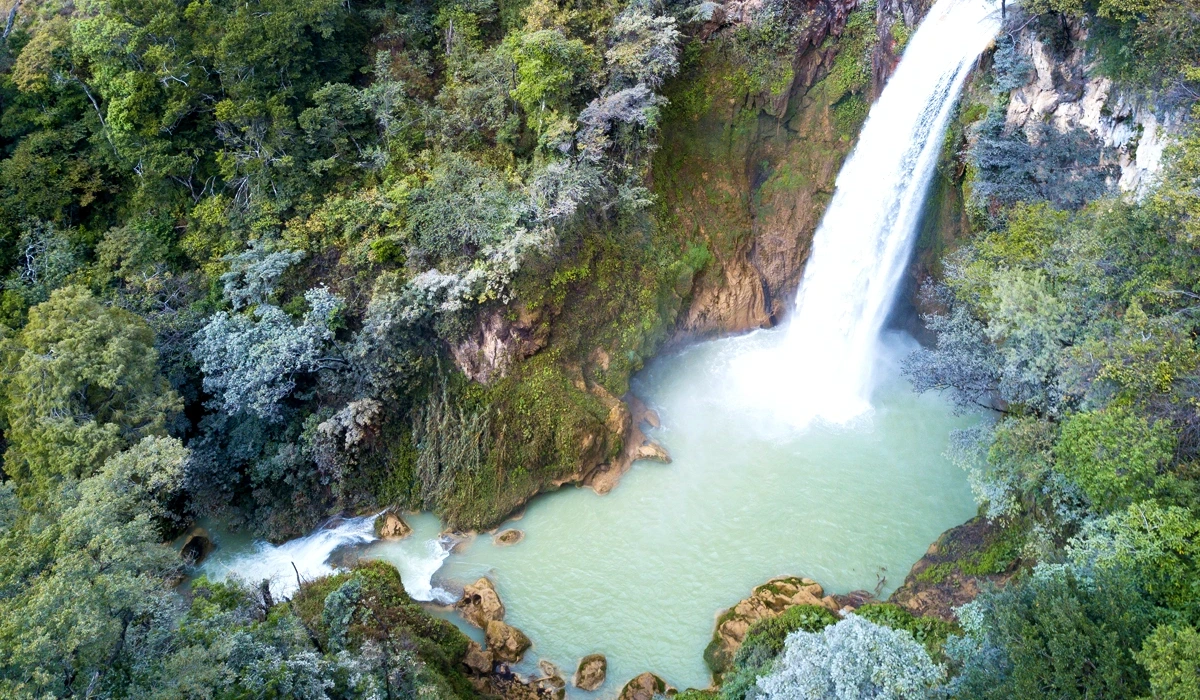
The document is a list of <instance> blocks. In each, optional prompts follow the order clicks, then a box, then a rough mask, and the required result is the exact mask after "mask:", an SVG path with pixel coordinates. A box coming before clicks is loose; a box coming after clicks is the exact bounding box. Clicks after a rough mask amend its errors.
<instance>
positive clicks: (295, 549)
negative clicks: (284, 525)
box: [200, 515, 376, 596]
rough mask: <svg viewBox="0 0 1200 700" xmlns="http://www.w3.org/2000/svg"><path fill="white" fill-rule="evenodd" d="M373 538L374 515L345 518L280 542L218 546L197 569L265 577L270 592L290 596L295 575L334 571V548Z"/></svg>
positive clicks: (249, 579) (252, 579) (254, 581)
mask: <svg viewBox="0 0 1200 700" xmlns="http://www.w3.org/2000/svg"><path fill="white" fill-rule="evenodd" d="M375 539H376V537H375V516H374V515H366V516H363V517H359V518H347V519H344V520H339V521H335V522H333V523H330V524H329V525H327V526H325V527H322V528H319V529H318V530H316V531H315V532H313V533H312V534H310V535H307V536H305V537H300V538H297V539H294V540H289V541H287V542H284V543H283V544H281V545H273V544H271V543H270V542H264V541H262V540H258V541H256V542H254V544H253V546H252V547H250V548H249V549H244V548H237V549H236V550H230V551H228V553H227V554H226V553H225V552H222V550H221V549H218V550H217V551H216V552H214V553H213V555H212V556H211V557H209V558H208V559H207V560H206V561H205V562H204V564H203V565H201V567H200V571H201V573H204V574H206V575H207V576H208V577H209V578H213V579H216V580H223V579H226V578H238V579H241V580H242V581H245V582H246V583H248V584H250V585H258V584H259V583H261V582H262V581H263V580H267V581H270V582H271V592H272V593H273V594H274V595H277V596H290V595H292V594H293V593H295V592H296V578H297V577H299V578H300V579H302V580H304V581H309V580H312V579H314V578H318V577H321V576H327V575H329V574H332V573H333V572H334V567H332V566H330V564H329V557H330V555H332V554H333V552H334V550H337V549H339V548H341V547H349V546H356V545H362V544H366V543H368V542H371V541H373V540H375ZM223 554H224V556H223Z"/></svg>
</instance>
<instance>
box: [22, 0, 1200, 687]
mask: <svg viewBox="0 0 1200 700" xmlns="http://www.w3.org/2000/svg"><path fill="white" fill-rule="evenodd" d="M745 4H746V5H747V7H749V6H751V5H753V9H752V10H747V12H749V13H750V14H749V16H748V19H743V20H741V21H740V23H739V22H733V21H732V20H726V21H725V23H724V24H722V21H721V19H720V18H721V17H722V16H724V15H723V13H724V12H725V10H724V9H722V7H723V6H722V5H720V4H718V3H714V2H701V3H698V4H696V3H692V2H691V1H690V0H687V1H684V0H630V1H628V2H626V1H625V0H363V1H362V2H357V3H351V2H348V1H341V0H339V1H334V0H291V1H285V0H241V1H239V2H234V1H233V0H23V1H21V0H9V1H8V9H9V10H10V11H8V12H6V13H5V14H4V16H3V17H0V26H3V30H2V32H3V38H2V39H0V279H2V283H0V287H2V291H0V362H2V363H3V372H0V431H2V433H0V449H2V466H3V472H2V474H0V695H2V696H4V697H11V698H53V697H81V698H398V697H404V698H410V697H412V698H415V697H438V698H441V697H446V698H451V697H459V698H474V697H477V696H479V695H480V689H479V687H477V685H473V684H472V682H471V680H472V679H471V678H470V677H469V676H470V671H469V670H468V669H467V668H466V667H464V666H463V664H462V660H463V658H464V655H465V654H466V653H467V649H468V639H467V637H466V636H464V635H463V634H462V633H461V632H460V631H459V630H458V629H457V628H456V627H455V626H454V625H452V624H451V623H449V622H447V621H445V620H443V619H440V618H437V617H433V616H430V615H429V614H428V613H427V611H426V610H425V609H424V608H422V607H421V606H420V605H418V604H417V603H416V602H415V601H414V600H413V599H412V598H411V597H410V596H409V595H408V594H407V593H406V592H405V589H404V586H403V584H402V583H401V581H400V576H399V574H398V573H397V572H396V570H395V569H393V568H391V567H390V566H388V565H386V564H383V563H378V562H375V563H369V564H364V565H361V566H358V567H355V568H352V569H349V570H346V571H342V572H340V573H337V574H336V575H334V576H332V577H328V578H323V579H318V580H315V581H310V582H305V584H304V585H303V586H302V587H301V588H300V590H299V592H298V593H296V594H295V595H294V596H292V597H290V598H287V599H276V598H275V597H273V596H272V594H271V591H270V589H269V588H266V587H262V588H259V587H256V586H255V585H253V584H249V585H247V584H245V583H242V582H238V581H215V580H209V579H207V578H204V577H199V578H191V577H190V573H189V565H188V562H186V561H184V560H182V559H181V558H180V556H179V553H178V548H177V547H173V546H172V544H171V542H172V541H173V540H175V539H176V538H177V537H178V536H179V535H180V534H181V533H183V532H184V530H185V529H186V528H188V527H189V526H190V525H191V524H192V523H194V522H196V521H197V520H198V519H201V518H208V519H220V520H221V521H222V522H226V523H229V524H230V525H231V526H232V527H235V528H240V529H242V530H244V531H246V532H249V533H252V534H253V535H255V536H257V537H261V538H265V539H268V540H271V541H281V540H284V539H287V538H289V537H294V536H297V535H301V534H303V533H306V532H309V531H310V530H312V528H314V527H315V526H317V525H318V524H319V523H321V522H322V521H324V520H325V519H327V518H328V517H330V516H331V515H336V514H340V513H364V512H374V511H376V510H378V509H380V508H385V507H390V508H394V509H397V510H399V511H430V512H434V513H436V514H437V515H438V516H440V517H441V518H442V519H443V521H444V522H446V523H447V525H448V526H450V527H454V528H456V529H464V530H467V529H487V528H490V527H494V526H495V525H497V524H499V523H500V522H501V521H502V520H503V519H504V518H505V517H506V516H508V515H509V514H510V513H512V512H513V511H514V510H515V509H517V508H519V507H520V506H521V505H522V504H524V503H525V502H526V501H527V500H528V499H529V498H530V497H532V496H533V495H534V494H536V493H539V492H541V491H545V490H549V489H551V488H554V487H556V486H557V485H559V484H561V483H563V482H564V481H570V480H571V479H572V478H575V477H576V476H577V475H578V474H579V473H580V471H581V465H593V466H594V465H596V464H601V463H605V462H607V461H609V460H612V459H614V458H615V457H616V456H617V455H618V454H620V453H621V451H622V449H623V447H624V445H623V444H622V442H621V433H620V431H614V430H611V429H610V427H611V426H610V424H611V421H612V420H613V416H614V415H617V414H619V411H618V410H617V409H615V408H614V406H615V405H617V404H618V403H619V402H618V400H617V399H618V398H621V397H625V396H626V395H627V394H628V393H629V389H630V378H631V376H632V375H633V374H634V373H635V372H637V371H638V370H640V369H641V368H642V367H643V366H644V364H645V363H646V362H647V361H649V360H650V359H651V358H652V357H654V356H655V355H656V354H657V353H659V352H660V351H661V350H662V349H663V348H664V347H666V346H667V344H668V343H669V342H670V341H671V340H672V338H673V336H674V332H675V328H676V327H677V325H678V324H679V322H680V318H681V313H682V311H683V310H685V309H686V308H687V307H688V304H689V303H690V301H691V299H692V295H693V289H694V285H695V284H696V283H697V280H700V279H701V278H702V277H703V276H704V275H706V274H712V272H713V269H714V265H715V262H714V260H715V258H714V255H716V254H719V253H721V251H719V250H713V249H711V241H709V240H705V239H702V238H697V237H695V236H693V235H691V234H690V233H689V232H687V231H685V230H684V227H683V226H681V225H680V223H679V219H678V215H677V212H676V211H675V210H674V209H672V208H671V207H669V206H667V204H668V203H670V202H672V201H674V200H675V199H677V198H678V196H679V195H678V194H677V193H673V192H672V191H670V190H669V188H670V186H671V183H672V180H671V179H670V177H661V176H660V173H661V172H662V170H663V169H667V168H668V166H669V165H670V158H671V156H672V154H671V153H669V152H664V151H663V150H660V145H661V143H662V141H663V140H664V139H665V138H668V137H669V136H670V134H668V133H665V130H666V129H667V128H669V127H670V125H671V124H673V123H675V122H673V121H672V120H683V119H685V118H686V117H687V115H689V114H690V113H692V112H693V111H695V110H697V109H701V108H703V106H704V105H705V104H707V103H706V100H707V101H708V102H711V101H712V99H713V97H712V95H711V94H706V93H705V90H704V86H703V85H701V84H700V83H699V82H698V80H697V78H696V76H697V73H698V72H699V71H700V68H701V67H703V66H706V65H709V64H710V63H712V62H714V61H716V62H718V63H720V64H721V65H723V66H726V67H727V69H728V75H729V76H732V77H731V78H730V80H731V81H732V83H731V84H735V85H736V89H737V90H739V91H742V93H744V94H749V95H756V94H763V95H772V94H774V92H776V91H778V90H779V87H778V86H779V85H780V84H781V83H783V82H790V81H791V80H792V78H793V76H792V73H791V70H792V68H791V66H790V64H789V61H790V59H791V56H792V55H794V54H796V53H797V52H798V51H799V50H801V49H802V48H804V47H805V46H806V44H805V42H807V41H809V40H810V39H811V32H812V31H813V26H814V24H813V23H814V20H813V19H812V17H813V16H814V14H813V13H815V12H816V11H817V10H815V9H814V8H815V7H817V6H818V5H820V6H822V7H825V6H828V5H830V4H831V3H830V2H827V0H763V2H758V3H745ZM843 4H845V3H843ZM888 4H889V3H888V2H882V1H881V2H880V3H879V5H878V6H877V5H876V3H874V2H862V3H856V2H851V3H849V6H850V7H854V8H857V10H858V11H857V12H856V13H853V14H851V15H850V19H849V22H848V23H847V22H846V21H845V18H843V21H842V23H841V25H840V26H838V27H837V30H836V32H834V34H835V35H834V36H830V38H829V39H828V41H829V42H833V43H836V42H837V41H842V42H844V43H845V44H846V45H847V46H850V47H851V48H850V49H848V50H847V51H846V53H844V54H840V55H839V57H838V58H836V59H834V60H831V62H830V66H832V68H831V71H832V72H831V76H832V78H833V80H832V81H831V82H832V83H836V84H837V86H838V88H839V91H838V93H837V94H836V95H834V96H833V99H831V100H830V104H831V105H832V104H835V103H836V107H835V108H834V109H833V110H832V112H831V113H832V114H833V115H834V118H835V119H836V121H835V122H834V124H835V127H836V128H837V129H838V130H839V131H849V132H853V131H854V130H855V129H857V127H858V126H859V125H860V124H861V123H862V121H863V120H864V119H865V118H866V105H867V100H868V99H869V98H870V96H871V92H870V91H871V87H870V80H871V68H870V66H869V65H866V63H864V61H865V59H864V58H863V55H865V52H864V50H865V51H870V50H873V49H874V47H873V45H868V46H863V45H859V44H861V42H862V41H863V35H862V34H856V31H857V30H856V27H858V26H859V25H858V24H856V22H857V21H859V20H860V19H862V18H867V19H870V21H871V22H874V20H873V19H872V18H873V17H874V16H875V13H876V12H877V11H878V12H883V8H882V6H884V5H888ZM891 4H894V5H897V6H900V5H905V6H907V5H914V6H915V5H921V3H919V2H912V3H908V2H905V1H904V0H898V1H893V2H891ZM928 4H929V3H925V4H924V7H926V8H927V7H928ZM1014 5H1016V6H1014ZM860 6H861V7H860ZM0 9H3V8H2V7H0ZM855 18H859V19H855ZM1198 20H1200V3H1198V2H1197V0H1025V2H1023V3H1020V4H1019V5H1018V4H1015V3H1011V2H1010V3H1009V8H1008V18H1007V19H1006V24H1005V30H1004V32H1002V34H1001V36H1000V37H999V38H998V39H997V40H996V43H995V45H994V47H993V48H992V49H991V50H989V52H988V54H987V55H986V56H985V58H984V59H983V60H981V61H980V63H979V66H978V67H977V69H976V72H975V73H976V74H975V75H974V77H973V78H972V87H971V88H970V89H969V91H968V93H967V94H966V95H964V98H963V100H962V103H961V104H960V105H959V108H958V111H957V114H956V117H955V122H954V126H953V128H952V129H951V132H950V133H949V134H948V136H947V147H946V149H945V153H944V154H943V159H944V160H945V161H946V162H945V164H944V165H945V167H944V168H943V170H944V171H945V172H947V173H950V175H949V176H948V177H950V179H951V180H952V181H953V182H952V187H954V188H955V189H956V191H959V192H961V194H962V198H963V201H964V203H965V204H964V207H965V217H966V220H967V226H966V231H965V233H964V235H963V236H962V237H961V238H960V239H958V240H955V241H952V242H951V244H950V245H948V246H947V247H946V249H945V251H944V252H943V254H941V256H940V259H939V260H937V263H936V265H934V266H933V270H934V272H933V274H932V275H930V276H929V278H928V279H927V280H926V281H925V284H924V286H923V287H922V289H921V301H920V307H921V308H922V309H923V310H924V311H925V312H926V316H925V322H926V325H927V326H928V329H929V331H930V332H931V338H932V339H931V342H930V343H929V344H928V346H927V347H926V348H924V349H923V350H921V351H919V352H918V353H916V354H915V355H914V356H913V357H911V358H910V359H909V360H908V362H907V365H906V371H907V372H908V374H909V375H910V376H911V379H912V382H913V384H914V386H915V387H916V389H917V390H918V391H939V392H943V393H945V394H946V395H949V396H951V397H952V398H953V400H954V402H955V403H956V404H957V405H958V406H960V407H961V408H962V410H964V411H980V412H986V414H987V415H989V416H991V419H990V420H988V421H987V422H986V423H985V424H984V425H982V426H980V427H977V428H972V429H969V430H964V431H961V432H959V433H957V434H956V435H955V436H954V450H953V458H954V460H955V461H956V462H957V463H959V464H960V465H961V466H962V468H963V469H965V470H966V472H967V474H968V476H969V478H970V482H971V487H972V489H973V491H974V493H975V495H976V498H977V499H978V501H979V503H980V513H981V515H983V516H984V517H986V518H987V519H988V520H989V521H990V522H993V523H995V527H996V528H997V530H998V531H1000V532H1002V533H1003V536H1002V537H1001V539H1002V540H1003V542H1004V543H1005V546H1006V547H1007V548H1008V551H1006V553H1004V555H1003V556H1002V557H1001V558H1002V559H1003V560H1004V561H1003V567H1002V568H1004V567H1007V568H1008V569H1009V570H1011V572H1012V576H1011V579H1010V580H1008V581H1007V582H1006V583H1005V584H1004V585H998V586H985V587H984V588H983V590H982V592H981V593H980V594H979V596H978V597H977V598H976V599H975V600H974V601H973V602H970V603H968V604H966V605H964V606H963V607H961V608H959V609H958V612H957V620H956V621H955V622H944V621H941V620H933V619H927V618H923V617H920V616H913V615H912V614H909V613H907V612H905V611H903V610H901V609H899V608H897V607H896V606H893V605H888V604H883V603H876V604H874V606H872V605H868V606H864V607H863V608H862V609H861V610H860V612H859V614H856V615H849V616H847V617H845V618H841V619H839V618H836V617H834V616H832V615H829V614H826V613H823V612H819V611H816V610H806V609H796V610H795V612H789V613H788V614H787V615H785V616H783V617H781V618H778V620H776V621H772V622H771V624H765V623H764V624H762V625H760V626H755V627H753V628H752V629H751V630H750V633H749V635H748V636H747V641H746V643H745V644H744V645H743V647H742V649H741V650H740V651H739V653H738V654H737V656H736V658H735V659H734V660H733V661H732V664H731V666H730V668H729V670H728V671H727V672H726V673H725V674H723V675H722V676H721V677H720V678H721V680H723V682H722V683H720V684H715V685H714V686H713V687H711V688H709V689H706V690H687V691H684V692H683V693H681V696H683V695H687V696H688V699H689V700H700V696H704V697H705V698H716V697H717V696H720V698H721V700H742V699H743V698H745V699H750V698H760V697H761V698H780V700H783V699H784V698H787V699H791V698H817V697H836V698H859V697H863V698H865V697H880V698H926V697H929V698H933V697H954V698H1040V697H1046V698H1164V699H1166V698H1170V699H1185V698H1200V607H1198V604H1197V601H1198V600H1200V598H1198V589H1200V344H1198V342H1197V333H1198V332H1200V131H1197V130H1195V129H1194V128H1193V127H1192V120H1194V119H1196V118H1200V107H1194V106H1193V105H1197V104H1200V32H1197V31H1196V29H1195V28H1196V26H1197V21H1198ZM863 21H866V20H863ZM1068 25H1071V26H1081V25H1082V26H1087V27H1088V28H1089V38H1088V43H1087V51H1088V52H1089V55H1090V56H1092V57H1094V62H1095V65H1096V66H1097V68H1096V70H1097V71H1099V72H1100V73H1101V74H1102V75H1104V76H1106V77H1107V78H1109V79H1111V80H1112V81H1113V83H1114V84H1116V85H1119V86H1121V87H1122V89H1127V90H1129V91H1131V92H1135V93H1137V94H1139V95H1143V96H1144V98H1145V99H1146V100H1147V101H1148V102H1152V103H1154V104H1159V105H1165V106H1168V107H1169V108H1170V109H1173V110H1176V111H1179V112H1181V113H1183V114H1186V115H1188V116H1187V118H1186V119H1185V123H1184V125H1183V126H1182V127H1181V129H1180V134H1179V137H1178V138H1177V139H1176V140H1175V142H1174V143H1173V144H1172V145H1171V146H1170V147H1169V148H1168V149H1167V153H1166V156H1165V163H1166V164H1165V166H1164V169H1163V171H1162V173H1161V177H1160V179H1159V181H1158V182H1156V183H1155V184H1154V185H1153V187H1152V188H1151V189H1150V190H1149V192H1148V193H1147V194H1146V195H1145V196H1144V197H1140V198H1138V197H1130V196H1124V195H1121V194H1118V193H1117V192H1116V191H1115V190H1114V189H1113V187H1112V185H1111V179H1112V172H1111V168H1110V167H1109V166H1110V165H1111V163H1109V162H1108V161H1106V160H1104V157H1103V155H1102V154H1101V152H1100V148H1099V147H1098V146H1097V145H1096V144H1094V143H1092V142H1090V141H1088V139H1087V138H1085V137H1084V136H1081V135H1079V134H1074V133H1068V134H1060V133H1058V132H1055V131H1053V129H1051V128H1049V127H1047V128H1046V131H1045V133H1043V135H1042V137H1041V138H1040V139H1039V140H1033V139H1031V138H1030V137H1029V136H1028V135H1027V134H1026V133H1025V132H1021V131H1015V132H1014V131H1013V130H1012V129H1010V128H1008V127H1007V126H1006V124H1005V114H1006V110H1007V109H1008V105H1009V100H1010V93H1011V91H1012V90H1014V89H1015V88H1017V87H1019V86H1021V85H1024V84H1026V83H1027V82H1028V81H1029V80H1030V75H1031V73H1032V71H1033V70H1034V67H1033V66H1032V65H1031V64H1030V63H1029V62H1028V60H1027V59H1026V58H1024V56H1023V55H1022V54H1021V53H1020V52H1019V51H1017V50H1016V37H1017V36H1018V34H1019V33H1020V31H1021V30H1024V29H1028V30H1029V31H1033V32H1035V33H1036V34H1037V35H1038V36H1042V37H1044V38H1045V40H1046V41H1047V42H1054V41H1060V40H1062V36H1063V35H1064V33H1065V32H1066V29H1065V28H1066V27H1067V26H1068ZM871 26H872V28H873V27H874V24H871ZM901 26H902V25H901ZM843 27H844V28H843ZM714 28H721V30H720V31H715V30H714ZM899 31H901V29H900V28H899V27H894V28H893V30H892V32H893V34H896V33H897V32H899ZM901 39H903V37H897V41H898V42H899V41H900V40H901ZM856 42H859V44H856ZM841 56H851V57H852V58H853V60H852V61H847V60H846V59H843V58H841ZM668 174H670V175H673V176H675V177H682V175H681V174H680V173H678V172H672V173H668ZM706 177H707V175H706ZM481 328H501V329H503V332H504V333H506V334H508V335H509V336H511V337H513V338H518V342H516V343H515V349H514V350H512V351H510V352H509V354H507V355H503V356H501V357H500V358H499V359H498V360H497V359H496V358H490V357H487V358H484V359H480V358H481V357H484V356H485V355H486V353H485V352H484V350H482V349H481V341H480V333H481V331H480V329H481ZM601 347H602V348H605V349H606V350H605V351H604V356H603V362H599V361H597V360H596V359H595V357H596V354H595V351H596V349H597V348H601ZM485 360H486V361H485ZM985 554H987V553H985Z"/></svg>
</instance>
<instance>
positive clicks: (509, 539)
mask: <svg viewBox="0 0 1200 700" xmlns="http://www.w3.org/2000/svg"><path fill="white" fill-rule="evenodd" d="M523 539H525V532H524V531H522V530H516V529H512V528H510V529H508V530H501V531H500V532H497V533H496V536H495V537H493V538H492V543H493V544H495V545H496V546H497V547H508V546H511V545H514V544H516V543H518V542H520V541H521V540H523Z"/></svg>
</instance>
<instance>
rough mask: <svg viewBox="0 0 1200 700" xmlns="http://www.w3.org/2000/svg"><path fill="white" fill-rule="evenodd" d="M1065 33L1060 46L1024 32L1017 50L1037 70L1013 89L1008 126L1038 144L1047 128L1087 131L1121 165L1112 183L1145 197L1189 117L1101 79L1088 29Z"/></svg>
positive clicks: (1073, 26) (1075, 26)
mask: <svg viewBox="0 0 1200 700" xmlns="http://www.w3.org/2000/svg"><path fill="white" fill-rule="evenodd" d="M1066 34H1067V37H1066V38H1067V41H1065V42H1061V46H1060V47H1055V46H1051V45H1050V44H1048V43H1047V42H1046V41H1043V40H1042V39H1041V38H1040V37H1039V35H1038V33H1037V31H1036V30H1035V29H1034V28H1033V27H1026V28H1025V29H1023V30H1022V31H1021V32H1020V34H1019V35H1018V39H1017V44H1016V46H1017V51H1018V52H1019V53H1020V54H1022V55H1024V57H1025V58H1026V59H1027V60H1028V61H1029V62H1030V64H1031V65H1032V67H1033V69H1032V71H1031V73H1030V81H1029V82H1028V83H1027V84H1025V85H1023V86H1021V87H1019V88H1017V89H1015V90H1013V91H1012V93H1011V95H1010V98H1009V103H1008V112H1007V114H1006V115H1005V119H1006V122H1007V124H1008V126H1009V127H1012V128H1018V129H1024V130H1026V132H1027V134H1028V136H1029V138H1030V139H1031V140H1033V141H1034V142H1036V140H1037V129H1038V128H1040V127H1041V125H1042V124H1050V125H1051V126H1052V127H1053V128H1055V129H1057V130H1058V131H1059V132H1067V131H1070V130H1073V129H1076V128H1082V129H1085V130H1087V131H1088V132H1089V133H1091V134H1092V135H1093V136H1095V137H1096V138H1097V139H1099V141H1100V144H1101V145H1102V147H1103V149H1104V151H1105V154H1104V155H1105V158H1106V159H1107V160H1108V161H1110V162H1111V161H1115V163H1116V165H1118V166H1119V167H1120V172H1121V174H1120V178H1119V180H1118V181H1117V182H1116V183H1113V184H1114V185H1115V186H1116V187H1117V189H1119V190H1120V191H1121V192H1129V193H1133V194H1134V195H1135V196H1139V197H1140V196H1141V195H1143V194H1145V193H1146V192H1147V191H1148V189H1149V188H1150V186H1151V185H1152V184H1153V183H1154V180H1155V178H1156V176H1157V175H1158V173H1159V171H1160V170H1161V169H1162V165H1163V153H1164V151H1165V149H1166V146H1167V144H1168V143H1169V141H1170V140H1171V139H1172V138H1173V136H1174V135H1175V134H1177V133H1178V132H1179V130H1180V128H1181V127H1182V125H1183V122H1184V119H1185V116H1186V115H1185V114H1184V113H1183V112H1181V111H1165V112H1160V111H1158V110H1156V109H1155V108H1154V105H1151V104H1148V103H1147V102H1146V101H1145V100H1144V99H1143V98H1141V97H1140V96H1138V95H1135V94H1132V93H1128V92H1125V91H1122V90H1120V89H1118V88H1117V87H1116V86H1115V85H1114V84H1113V81H1112V80H1111V79H1109V78H1106V77H1104V76H1101V75H1099V74H1098V71H1097V70H1096V69H1095V66H1094V65H1092V64H1091V63H1090V61H1089V57H1088V52H1087V47H1086V42H1087V38H1088V37H1087V29H1086V28H1085V27H1084V26H1083V25H1082V24H1081V23H1079V22H1078V21H1072V22H1069V23H1068V24H1067V31H1066Z"/></svg>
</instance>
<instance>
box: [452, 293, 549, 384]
mask: <svg viewBox="0 0 1200 700" xmlns="http://www.w3.org/2000/svg"><path fill="white" fill-rule="evenodd" d="M549 339H550V325H549V324H548V323H544V322H543V319H542V318H541V315H540V314H537V313H535V312H531V311H530V310H529V309H528V308H527V307H525V306H523V305H517V306H515V307H514V308H511V309H510V308H508V307H499V308H494V309H492V310H491V311H488V312H487V313H485V314H483V315H482V316H480V318H479V322H478V323H477V324H476V326H475V328H474V329H473V330H472V331H471V333H470V334H469V335H468V336H467V337H466V338H465V339H463V340H461V341H460V342H458V343H455V344H454V345H452V346H451V347H450V352H451V354H452V355H454V361H455V362H457V363H458V366H459V368H460V369H461V370H462V371H463V374H465V375H467V376H468V377H470V378H471V379H473V380H475V381H477V382H479V383H481V384H488V383H490V382H491V381H492V380H493V379H495V378H498V377H503V376H504V375H505V374H506V373H507V372H508V369H509V367H511V366H512V364H513V363H514V362H517V361H519V360H522V359H524V358H526V357H529V356H530V355H532V354H534V353H535V352H537V351H538V350H541V349H542V348H543V347H545V345H546V342H547V341H548V340H549Z"/></svg>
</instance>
